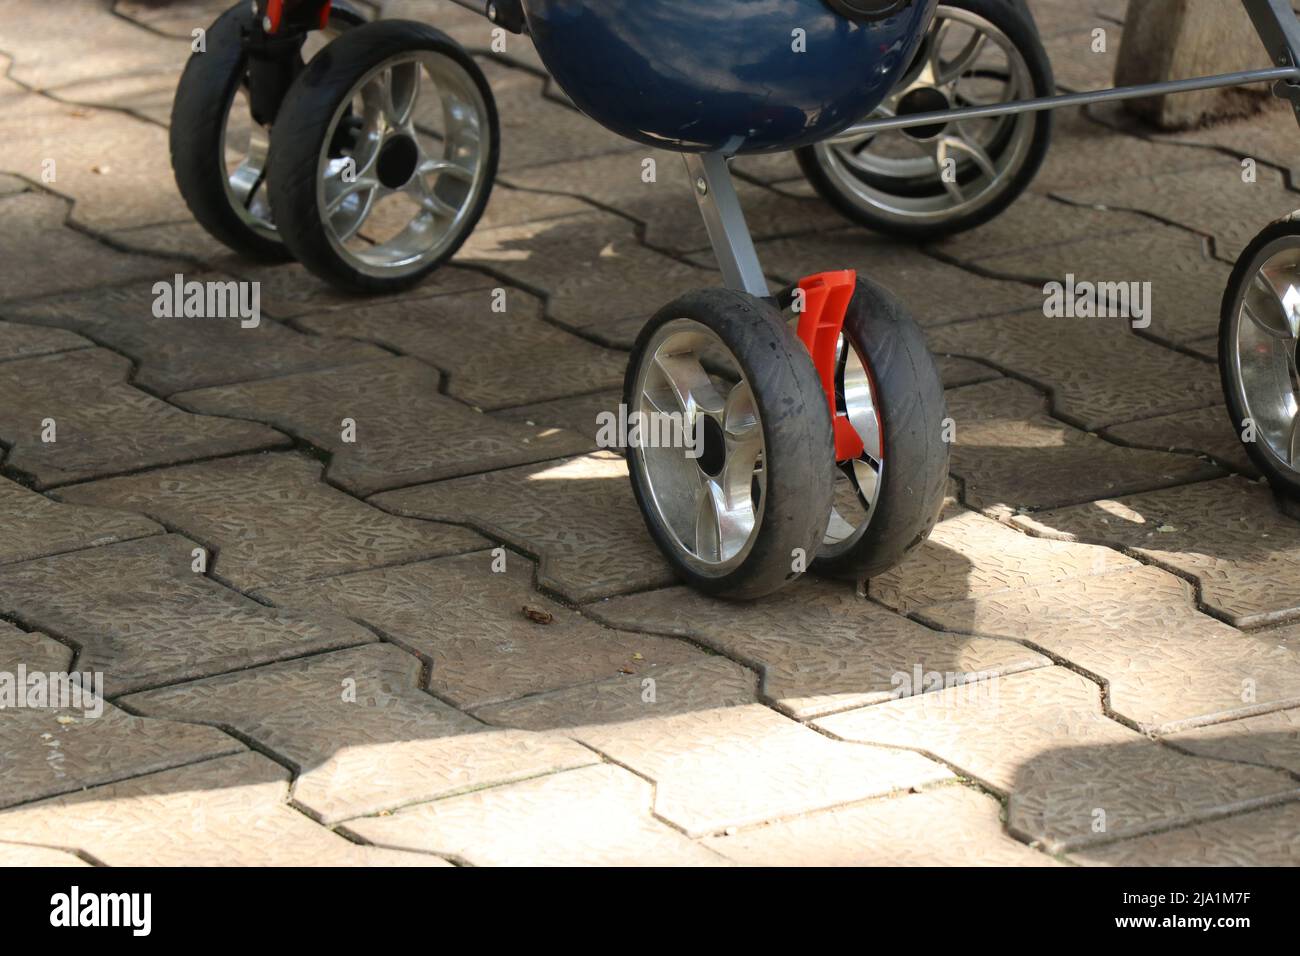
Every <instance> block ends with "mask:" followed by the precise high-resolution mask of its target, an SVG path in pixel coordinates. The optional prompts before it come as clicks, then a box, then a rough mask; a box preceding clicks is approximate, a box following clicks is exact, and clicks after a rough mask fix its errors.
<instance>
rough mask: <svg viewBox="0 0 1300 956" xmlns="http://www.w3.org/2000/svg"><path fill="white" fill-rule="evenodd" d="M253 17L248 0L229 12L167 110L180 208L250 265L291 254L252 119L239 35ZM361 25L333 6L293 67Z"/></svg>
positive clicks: (262, 134)
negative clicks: (326, 23) (275, 212)
mask: <svg viewBox="0 0 1300 956" xmlns="http://www.w3.org/2000/svg"><path fill="white" fill-rule="evenodd" d="M253 16H254V15H253V9H252V4H251V3H249V2H247V0H241V2H240V3H238V4H236V5H235V6H233V7H231V8H230V9H229V10H227V11H226V12H225V13H223V14H222V15H221V16H220V17H218V18H217V20H216V21H215V22H214V23H213V24H212V26H211V27H210V28H209V29H208V31H207V33H206V34H205V38H204V50H203V52H196V53H194V54H193V55H192V56H191V57H190V59H189V62H188V63H187V64H186V65H185V71H184V72H183V73H182V74H181V79H180V84H179V85H178V86H177V88H176V98H175V100H174V101H173V103H172V117H171V132H170V138H171V159H172V170H173V172H174V174H175V176H176V186H177V188H178V189H179V190H180V193H181V196H182V198H184V200H185V204H186V205H187V206H189V209H190V212H191V213H192V214H193V215H194V218H195V219H196V220H197V221H198V223H199V225H201V226H202V227H203V228H204V229H205V230H206V231H207V232H208V233H209V234H210V235H211V236H212V237H213V238H214V239H216V240H218V241H219V242H221V243H223V244H224V245H226V246H228V247H229V248H230V249H232V250H234V251H235V252H238V253H240V254H242V255H246V256H249V257H250V258H253V259H259V260H275V261H278V260H282V259H287V258H289V252H288V250H287V249H285V247H284V243H283V242H282V241H281V240H280V236H279V234H278V232H277V231H276V228H275V221H274V217H273V216H272V214H271V204H270V202H269V200H268V199H267V194H266V174H267V152H268V150H269V148H270V141H271V130H270V127H269V126H263V125H261V124H259V123H258V122H257V121H256V120H255V119H253V115H252V109H251V106H250V101H249V94H248V57H247V55H246V53H245V51H244V35H245V32H246V31H248V30H251V29H252V27H253ZM363 23H365V18H364V17H363V16H362V15H361V14H360V13H359V12H358V11H356V10H355V9H354V8H352V7H350V6H349V5H347V4H346V3H338V2H336V3H335V4H334V5H333V6H332V8H331V11H330V20H329V27H328V29H326V30H321V31H317V32H314V33H311V34H309V35H308V37H307V39H306V41H305V43H304V46H303V50H302V52H301V54H299V55H298V68H299V69H301V67H302V66H303V65H304V60H303V59H302V58H303V57H304V56H311V55H312V54H313V53H314V52H315V51H316V50H319V49H320V48H321V47H322V46H323V45H324V44H325V43H327V42H329V41H330V40H332V39H333V38H334V37H336V36H338V35H339V34H341V33H343V32H344V31H346V30H349V29H351V28H353V27H356V26H360V25H361V24H363Z"/></svg>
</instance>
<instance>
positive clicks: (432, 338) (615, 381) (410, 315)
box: [298, 289, 627, 409]
mask: <svg viewBox="0 0 1300 956" xmlns="http://www.w3.org/2000/svg"><path fill="white" fill-rule="evenodd" d="M493 299H494V297H493V292H492V290H488V289H484V290H480V291H475V292H465V293H460V294H456V295H446V296H439V297H438V298H436V299H431V300H429V301H424V300H415V301H408V302H391V303H388V304H385V305H379V306H361V307H359V308H356V309H350V310H346V311H343V310H339V311H334V312H326V313H321V314H319V315H312V316H307V317H304V318H302V319H299V320H298V324H299V325H301V326H302V327H303V328H306V329H310V330H311V331H313V332H319V333H320V334H321V335H342V336H348V337H350V338H356V339H362V340H365V341H371V342H378V343H380V344H381V345H384V346H386V347H388V348H390V349H394V350H396V351H398V352H402V353H404V354H407V355H413V356H415V357H416V358H419V359H423V360H424V361H426V362H428V363H429V364H430V365H434V366H437V367H438V368H440V369H442V370H443V371H444V372H446V373H447V393H448V394H449V395H453V396H455V397H456V398H459V399H461V400H462V401H465V402H469V403H470V404H471V405H475V406H477V407H479V408H486V409H491V408H501V407H504V406H508V405H526V404H529V403H531V402H542V401H547V400H550V399H556V398H562V397H564V396H566V395H573V394H577V393H580V392H591V391H595V390H596V389H601V388H611V387H614V386H620V385H622V382H623V372H624V369H625V367H626V365H627V356H625V355H623V354H621V353H619V352H614V351H611V350H610V349H604V348H601V347H600V346H598V345H593V344H592V343H590V342H588V341H586V340H585V339H580V338H578V337H577V336H576V335H573V334H571V333H569V332H566V331H564V330H563V329H561V328H558V327H557V326H554V325H552V324H550V323H549V322H547V321H546V320H545V319H543V318H542V303H541V302H540V301H539V300H537V299H535V298H534V297H532V296H530V295H528V294H527V293H525V292H521V291H519V290H518V289H509V290H506V295H505V299H504V302H505V308H506V311H505V312H494V311H493V309H492V306H493Z"/></svg>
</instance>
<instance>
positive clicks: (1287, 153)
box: [1108, 100, 1300, 214]
mask: <svg viewBox="0 0 1300 956" xmlns="http://www.w3.org/2000/svg"><path fill="white" fill-rule="evenodd" d="M1262 105H1263V109H1262V111H1261V112H1259V113H1257V114H1256V115H1254V116H1250V117H1246V118H1243V119H1238V120H1232V121H1228V120H1225V121H1224V122H1220V123H1213V124H1211V125H1208V126H1203V127H1200V128H1197V129H1189V130H1181V131H1178V132H1168V133H1165V132H1159V131H1155V130H1150V131H1144V135H1147V136H1150V137H1151V139H1152V140H1154V141H1156V142H1160V143H1177V144H1180V145H1182V146H1184V147H1204V148H1205V149H1204V150H1203V151H1205V152H1210V151H1211V150H1223V151H1225V152H1228V153H1230V154H1232V155H1235V156H1238V157H1249V158H1251V159H1254V160H1256V161H1258V162H1261V163H1269V164H1271V165H1273V166H1276V167H1278V168H1279V169H1284V170H1287V171H1288V172H1289V173H1290V174H1291V176H1292V177H1293V178H1294V177H1295V176H1296V175H1297V173H1300V164H1297V162H1296V154H1295V152H1296V151H1295V135H1296V130H1295V123H1296V121H1295V116H1294V114H1292V112H1291V110H1290V109H1289V107H1288V104H1286V103H1285V102H1283V101H1281V100H1265V101H1263V104H1262ZM1108 119H1110V117H1108ZM1123 122H1124V123H1127V124H1129V125H1131V124H1132V122H1133V121H1132V119H1130V118H1128V117H1127V116H1125V117H1123ZM1187 151H1188V152H1195V151H1196V150H1195V149H1188V150H1187ZM1211 155H1213V153H1211ZM1279 214H1280V211H1279Z"/></svg>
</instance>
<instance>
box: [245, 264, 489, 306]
mask: <svg viewBox="0 0 1300 956" xmlns="http://www.w3.org/2000/svg"><path fill="white" fill-rule="evenodd" d="M219 265H220V266H221V268H222V271H225V272H229V273H230V274H232V275H234V276H237V277H238V278H240V279H243V280H245V281H247V282H257V283H259V286H258V288H259V289H260V290H261V293H260V294H261V301H262V309H263V310H264V311H265V312H266V313H267V314H268V315H270V316H272V317H273V318H277V319H292V318H296V317H297V316H301V315H318V314H319V313H321V312H326V311H330V310H333V309H347V310H349V311H351V310H353V309H356V308H359V307H362V306H365V307H369V308H373V307H375V306H377V305H381V304H383V303H385V302H397V301H400V300H402V299H419V300H421V301H424V300H428V299H429V298H430V297H432V296H437V295H439V294H442V293H450V292H464V291H466V290H469V289H490V288H492V287H493V286H496V285H500V283H499V282H496V281H495V280H493V279H489V278H488V277H487V276H484V275H481V274H479V273H477V272H474V271H472V270H470V269H460V268H457V267H456V266H442V267H441V268H439V269H437V270H435V271H434V273H433V274H432V275H430V276H429V277H428V278H426V279H424V280H423V281H421V282H420V284H419V285H417V286H415V287H414V288H411V289H408V290H406V291H405V292H395V293H392V294H388V295H372V296H366V297H364V298H363V297H361V296H358V295H356V294H355V293H351V292H345V291H343V290H341V289H336V288H335V287H334V286H332V285H330V284H328V283H327V282H325V281H324V280H323V279H320V278H318V277H317V276H315V275H313V274H312V273H310V272H308V271H307V270H306V269H304V268H303V267H302V266H300V265H298V263H296V262H290V263H284V264H280V265H258V264H256V263H252V262H250V261H249V260H247V259H242V258H238V257H235V256H231V257H229V258H227V259H224V260H222V261H221V262H220V264H219Z"/></svg>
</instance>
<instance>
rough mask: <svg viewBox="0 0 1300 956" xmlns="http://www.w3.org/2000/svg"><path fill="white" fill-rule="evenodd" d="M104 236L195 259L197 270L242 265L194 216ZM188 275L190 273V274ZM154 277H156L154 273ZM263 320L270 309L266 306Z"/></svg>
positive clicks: (157, 252) (191, 267) (122, 244)
mask: <svg viewBox="0 0 1300 956" xmlns="http://www.w3.org/2000/svg"><path fill="white" fill-rule="evenodd" d="M103 235H104V238H105V239H106V240H107V241H109V242H112V243H113V244H114V245H115V246H119V247H121V248H123V249H126V250H128V251H131V252H141V253H146V254H149V255H154V256H175V257H178V258H182V259H186V260H193V264H189V265H188V266H187V268H188V269H189V271H190V272H194V273H198V272H199V271H201V270H204V269H214V270H219V269H228V268H230V267H231V266H232V265H233V266H238V265H239V257H238V256H237V255H236V254H235V253H233V252H231V251H230V249H228V248H227V247H226V246H224V245H222V244H221V243H220V242H218V241H217V240H216V239H214V238H213V237H212V236H210V235H209V234H208V232H207V230H206V229H204V228H203V227H202V226H200V225H199V224H198V223H197V222H195V221H194V219H193V218H190V219H182V220H179V221H177V222H161V223H150V224H148V225H146V226H129V227H127V228H126V229H109V230H106V231H105V232H104V234H103ZM187 275H188V273H187ZM153 278H154V279H156V278H157V276H156V275H155V276H153ZM303 284H304V285H308V286H310V285H313V284H314V280H310V279H304V280H303ZM262 311H263V319H265V318H267V317H268V316H269V315H270V314H271V312H270V310H269V309H263V310H262Z"/></svg>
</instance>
